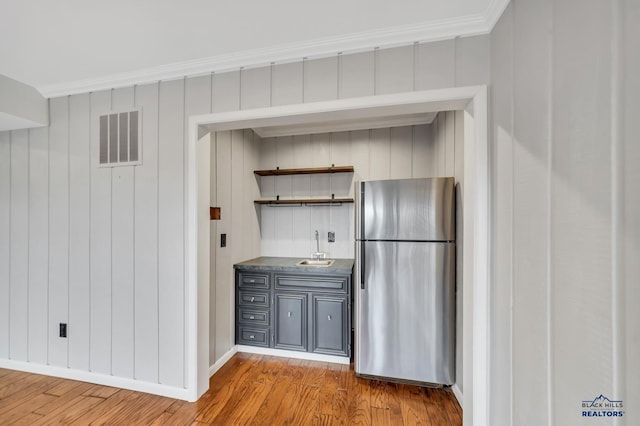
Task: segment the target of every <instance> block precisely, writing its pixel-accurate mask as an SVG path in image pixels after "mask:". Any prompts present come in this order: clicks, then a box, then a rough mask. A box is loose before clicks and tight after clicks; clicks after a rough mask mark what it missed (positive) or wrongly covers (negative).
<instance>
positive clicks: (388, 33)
mask: <svg viewBox="0 0 640 426" xmlns="http://www.w3.org/2000/svg"><path fill="white" fill-rule="evenodd" d="M507 3H508V0H395V1H394V2H389V1H388V0H348V1H345V0H322V1H317V0H316V1H309V0H272V1H269V2H266V1H258V0H182V1H177V0H126V1H125V0H111V1H104V0H57V1H51V0H22V1H15V0H0V74H2V75H5V76H8V77H10V78H13V79H15V80H18V81H21V82H23V83H26V84H28V85H31V86H33V87H35V88H36V89H38V90H39V91H40V92H41V93H42V94H43V95H45V96H46V97H51V96H60V95H63V94H71V93H79V92H86V91H90V90H98V89H104V88H111V87H121V86H126V85H130V84H134V83H143V82H149V81H157V80H160V79H167V78H176V77H179V76H184V75H195V74H199V73H200V74H201V73H205V72H212V71H225V70H229V69H237V68H238V67H240V66H259V65H265V64H268V63H270V62H274V61H275V62H285V61H293V60H300V59H301V58H302V57H305V56H306V57H311V58H312V57H322V56H327V55H331V54H336V53H337V52H351V51H358V50H363V49H371V48H372V47H376V46H379V47H387V46H392V45H399V44H408V43H412V42H415V41H429V40H436V39H445V38H452V37H455V36H458V35H462V36H464V35H474V34H482V33H487V32H489V31H490V30H491V28H492V27H493V25H494V24H495V21H496V20H497V19H498V17H499V16H500V14H501V13H502V11H503V10H504V7H506V4H507ZM391 5H392V6H391Z"/></svg>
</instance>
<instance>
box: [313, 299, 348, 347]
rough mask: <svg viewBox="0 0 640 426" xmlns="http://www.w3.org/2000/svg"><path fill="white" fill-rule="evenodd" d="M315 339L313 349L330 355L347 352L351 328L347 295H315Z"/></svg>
mask: <svg viewBox="0 0 640 426" xmlns="http://www.w3.org/2000/svg"><path fill="white" fill-rule="evenodd" d="M312 306H313V314H312V315H313V333H312V335H313V341H312V343H311V351H312V352H315V353H321V354H329V355H344V354H345V353H347V350H348V348H347V345H348V341H349V339H348V337H349V330H348V328H347V325H348V321H347V320H346V319H347V315H348V300H347V298H346V297H332V296H325V295H313V305H312Z"/></svg>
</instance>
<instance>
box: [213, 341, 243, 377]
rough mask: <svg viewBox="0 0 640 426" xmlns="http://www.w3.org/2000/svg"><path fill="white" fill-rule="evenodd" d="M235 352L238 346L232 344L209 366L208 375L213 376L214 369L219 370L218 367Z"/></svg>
mask: <svg viewBox="0 0 640 426" xmlns="http://www.w3.org/2000/svg"><path fill="white" fill-rule="evenodd" d="M237 352H238V348H237V347H236V346H233V347H232V348H231V349H229V350H228V351H227V353H225V354H224V355H222V356H221V357H220V359H219V360H217V361H216V362H215V363H214V364H213V365H212V366H210V367H209V377H211V376H213V375H214V374H215V373H216V371H218V370H220V367H222V366H223V365H225V364H226V363H227V361H229V360H230V359H231V357H232V356H234V355H235V354H236V353H237Z"/></svg>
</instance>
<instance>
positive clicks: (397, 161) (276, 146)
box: [258, 125, 454, 258]
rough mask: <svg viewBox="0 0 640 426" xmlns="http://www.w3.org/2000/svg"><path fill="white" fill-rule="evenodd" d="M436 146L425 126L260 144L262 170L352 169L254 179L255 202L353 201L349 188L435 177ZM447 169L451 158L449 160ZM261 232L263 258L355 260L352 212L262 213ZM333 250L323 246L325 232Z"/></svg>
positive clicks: (441, 165) (438, 172) (439, 163)
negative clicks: (318, 254)
mask: <svg viewBox="0 0 640 426" xmlns="http://www.w3.org/2000/svg"><path fill="white" fill-rule="evenodd" d="M442 143H443V144H442V145H440V144H437V143H436V138H435V135H434V133H433V129H432V126H431V125H417V126H403V127H393V128H383V129H374V130H358V131H349V132H336V133H322V134H313V135H300V136H287V137H278V138H266V139H264V140H263V142H262V144H260V162H259V166H260V168H261V169H274V168H276V167H280V168H298V167H329V166H330V165H332V164H335V165H336V166H346V165H353V166H354V173H339V174H330V175H301V176H277V177H276V176H267V177H260V178H258V179H259V182H260V190H261V192H260V196H261V197H263V198H266V199H275V198H276V196H277V195H279V196H280V197H281V198H293V199H305V198H319V197H324V198H330V197H331V194H335V197H336V198H353V196H354V194H353V192H354V185H355V182H357V181H360V180H365V179H401V178H411V177H431V176H442V173H443V172H444V171H445V157H446V153H445V145H444V141H443V142H442ZM449 163H450V165H451V167H450V168H451V169H453V163H454V161H453V155H451V157H450V158H449ZM259 209H261V212H262V214H261V216H262V221H261V224H260V228H261V235H262V255H263V256H291V257H304V256H309V255H310V254H311V253H312V252H315V251H316V243H315V236H314V233H315V230H316V229H317V230H318V231H319V233H320V250H321V251H324V252H326V253H328V255H329V256H330V257H335V258H353V256H354V244H353V239H354V235H355V233H354V228H353V227H354V206H353V203H345V204H343V205H336V206H313V205H311V206H302V207H269V206H267V205H263V206H262V207H259ZM329 231H333V232H335V233H336V242H335V243H328V242H327V232H329Z"/></svg>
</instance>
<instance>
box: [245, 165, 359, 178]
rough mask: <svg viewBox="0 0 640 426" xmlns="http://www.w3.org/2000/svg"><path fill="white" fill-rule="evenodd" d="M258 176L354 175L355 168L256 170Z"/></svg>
mask: <svg viewBox="0 0 640 426" xmlns="http://www.w3.org/2000/svg"><path fill="white" fill-rule="evenodd" d="M253 173H255V174H257V175H258V176H288V175H315V174H323V173H353V166H331V167H308V168H300V169H280V168H277V169H272V170H254V172H253Z"/></svg>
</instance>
